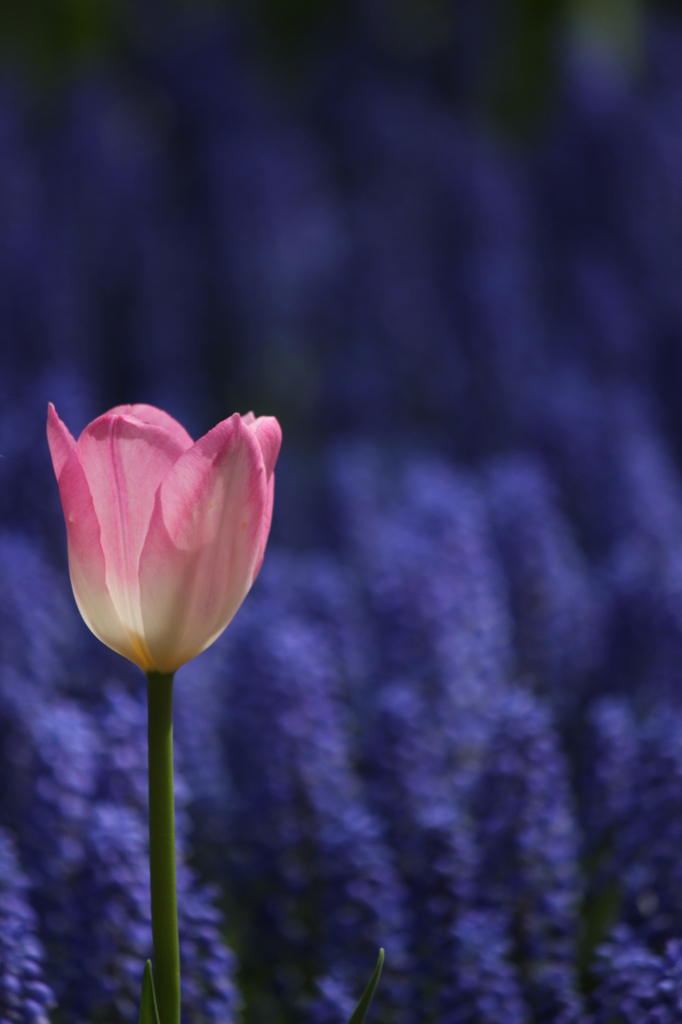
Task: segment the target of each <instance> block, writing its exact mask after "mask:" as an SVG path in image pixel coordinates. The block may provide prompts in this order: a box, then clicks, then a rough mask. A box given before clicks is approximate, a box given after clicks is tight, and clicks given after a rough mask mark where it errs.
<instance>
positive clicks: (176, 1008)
mask: <svg viewBox="0 0 682 1024" xmlns="http://www.w3.org/2000/svg"><path fill="white" fill-rule="evenodd" d="M147 698H148V715H149V717H148V729H147V737H148V741H149V869H150V876H151V892H152V938H153V940H154V988H155V990H156V1001H157V1004H158V1007H159V1019H160V1021H161V1024H180V945H179V941H178V902H177V892H176V885H175V808H174V802H173V675H172V674H168V675H164V674H162V673H160V672H149V673H148V675H147Z"/></svg>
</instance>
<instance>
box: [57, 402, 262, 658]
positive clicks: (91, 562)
mask: <svg viewBox="0 0 682 1024" xmlns="http://www.w3.org/2000/svg"><path fill="white" fill-rule="evenodd" d="M47 437H48V441H49V445H50V452H51V454H52V463H53V465H54V470H55V473H56V475H57V480H58V482H59V492H60V495H61V499H62V507H63V509H64V518H65V520H66V531H67V537H68V547H69V570H70V573H71V584H72V586H73V592H74V595H75V598H76V603H77V605H78V608H79V610H80V613H81V615H82V616H83V618H84V619H85V622H86V623H87V625H88V626H89V627H90V629H91V630H92V632H93V633H94V634H95V636H97V637H99V639H100V640H102V641H103V642H104V643H105V644H107V646H108V647H111V648H113V650H115V651H118V653H119V654H122V655H123V656H124V657H126V658H129V659H130V661H134V662H135V664H136V665H139V667H140V668H141V669H143V671H145V672H163V673H169V672H175V670H176V669H178V668H179V667H180V666H181V665H184V663H185V662H186V661H189V660H190V658H193V657H195V655H197V654H199V653H200V652H201V651H203V650H205V648H206V647H208V646H209V644H212V643H213V641H214V640H215V639H216V638H217V637H218V636H220V634H221V633H222V632H223V630H224V629H225V627H226V626H227V625H228V623H229V622H230V620H231V619H232V617H233V616H234V614H235V612H236V611H237V609H238V608H239V606H240V604H241V603H242V601H243V600H244V598H245V597H246V595H247V593H248V592H249V589H250V588H251V584H252V583H253V581H254V580H255V578H256V576H257V574H258V570H259V569H260V566H261V563H262V561H263V554H264V552H265V545H266V542H267V539H268V534H269V532H270V521H271V518H272V502H273V496H274V485H275V477H274V472H273V470H274V466H275V462H276V461H277V456H278V454H279V449H280V444H281V440H282V433H281V430H280V427H279V423H278V422H277V420H276V419H275V418H274V417H272V416H260V417H259V418H258V419H256V418H255V417H254V415H253V413H248V414H247V415H246V416H240V415H239V414H238V413H235V414H234V415H233V416H230V417H229V419H226V420H223V421H222V423H219V424H218V425H217V427H214V428H213V430H209V432H208V434H206V435H205V436H204V437H202V438H200V439H199V440H198V441H196V442H193V441H192V438H191V437H190V436H189V434H188V433H187V431H186V430H185V429H184V427H181V426H180V424H179V423H177V422H176V421H175V420H174V419H173V418H172V417H171V416H169V415H168V414H167V413H165V412H162V411H161V410H160V409H155V408H154V407H153V406H150V405H125V406H117V407H116V408H115V409H112V410H111V411H110V412H107V413H105V414H104V415H103V416H100V417H99V418H98V419H96V420H93V422H92V423H90V424H89V425H88V426H87V427H86V428H85V430H84V431H83V433H82V434H81V435H80V437H79V438H78V441H75V440H74V439H73V437H72V436H71V434H70V433H69V431H68V430H67V428H66V427H65V426H64V424H63V423H62V421H61V420H60V419H59V417H58V415H57V413H56V410H55V408H54V406H53V405H51V404H50V406H49V410H48V417H47Z"/></svg>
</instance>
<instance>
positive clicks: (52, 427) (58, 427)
mask: <svg viewBox="0 0 682 1024" xmlns="http://www.w3.org/2000/svg"><path fill="white" fill-rule="evenodd" d="M47 443H48V444H49V446H50V455H51V456H52V465H53V466H54V472H55V476H56V477H57V480H59V475H60V473H61V471H62V469H63V468H64V463H65V462H66V460H67V459H68V457H69V455H70V454H71V452H72V451H73V449H74V448H75V447H76V442H75V441H74V439H73V437H72V436H71V433H70V431H69V430H68V429H67V427H66V425H65V424H64V423H62V421H61V420H60V418H59V416H58V415H57V410H56V409H55V407H54V406H53V404H52V402H49V403H48V406H47Z"/></svg>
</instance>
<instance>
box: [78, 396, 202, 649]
mask: <svg viewBox="0 0 682 1024" xmlns="http://www.w3.org/2000/svg"><path fill="white" fill-rule="evenodd" d="M184 450H185V449H184V447H183V446H182V445H181V443H180V441H178V440H177V438H176V437H174V436H173V435H172V434H171V433H169V431H168V430H166V429H165V428H163V427H159V426H156V425H154V424H151V423H144V422H142V420H139V419H135V418H133V417H130V416H126V415H120V414H117V413H105V415H104V416H100V417H99V419H96V420H93V422H92V423H90V424H89V425H88V426H87V427H86V428H85V430H84V431H83V433H82V434H81V436H80V437H79V439H78V443H77V445H76V451H77V453H78V458H79V461H80V464H81V466H82V467H83V471H84V473H85V478H86V480H87V483H88V488H89V491H90V494H91V495H92V502H93V506H94V510H95V515H96V517H97V521H98V522H99V526H100V539H101V545H102V551H103V552H104V562H105V569H106V585H107V589H108V591H109V594H110V595H111V599H112V601H113V604H114V607H115V609H116V612H117V614H118V617H119V618H120V620H121V622H122V623H123V626H124V628H125V629H126V631H127V632H128V635H129V637H130V642H131V643H132V644H133V645H134V646H135V647H138V646H139V648H140V650H141V651H142V652H143V654H144V659H145V662H146V663H145V664H144V665H143V666H142V667H143V668H145V669H149V668H154V664H153V660H152V659H151V658H150V657H149V654H148V651H147V648H146V645H145V641H144V624H143V621H142V613H141V609H140V589H139V578H138V572H139V565H140V554H141V552H142V547H143V545H144V541H145V537H146V535H147V528H148V526H149V521H150V519H151V515H152V510H153V508H154V499H155V495H156V491H157V488H158V487H159V485H160V483H161V481H162V480H163V479H164V477H165V476H166V474H167V473H168V471H169V470H170V469H171V467H172V466H173V464H174V463H175V462H176V461H177V460H178V459H179V458H180V456H181V455H182V454H183V451H184ZM190 450H191V449H190ZM138 663H139V662H138Z"/></svg>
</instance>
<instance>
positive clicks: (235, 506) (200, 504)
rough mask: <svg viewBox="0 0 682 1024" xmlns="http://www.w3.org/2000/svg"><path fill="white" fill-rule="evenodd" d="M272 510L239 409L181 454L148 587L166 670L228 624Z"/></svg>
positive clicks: (143, 582) (155, 648)
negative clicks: (269, 507) (265, 522)
mask: <svg viewBox="0 0 682 1024" xmlns="http://www.w3.org/2000/svg"><path fill="white" fill-rule="evenodd" d="M267 513H268V482H267V477H266V471H265V465H264V462H263V456H262V454H261V450H260V445H259V444H258V441H257V439H256V436H255V434H254V432H253V431H252V430H251V429H249V427H248V425H244V423H243V422H242V420H241V417H240V416H239V415H238V414H236V413H235V415H234V416H231V417H230V418H229V419H227V420H224V421H223V422H222V423H219V424H218V426H217V427H214V429H213V430H211V431H209V433H208V434H206V435H205V437H202V438H201V439H200V440H199V441H197V442H196V444H195V445H194V446H193V447H192V448H190V449H189V450H188V451H186V452H185V453H184V454H183V455H182V456H181V457H180V458H179V459H178V460H177V462H176V463H175V465H174V466H173V468H172V469H171V470H170V471H169V472H168V474H167V476H166V477H165V478H164V480H163V482H162V483H161V485H160V487H159V489H158V492H157V495H156V502H155V505H154V511H153V514H152V518H151V522H150V524H149V531H148V534H147V539H146V541H145V545H144V550H143V552H142V557H141V560H140V594H141V606H142V616H143V620H144V635H145V637H146V640H147V643H148V646H149V650H150V653H151V655H152V657H153V659H154V662H155V664H156V666H157V669H158V671H161V672H170V671H175V669H177V668H179V666H180V665H182V664H184V663H185V662H186V661H189V659H190V658H192V657H194V656H195V655H196V654H199V653H200V652H201V651H202V650H204V649H205V648H206V647H208V645H209V644H210V643H212V642H213V640H215V639H216V637H217V636H219V635H220V633H222V631H223V630H224V629H225V627H226V626H227V625H228V623H229V622H230V620H231V619H232V617H233V615H234V614H235V612H236V611H237V609H238V608H239V606H240V604H241V603H242V601H243V600H244V598H245V596H246V594H247V593H248V591H249V588H250V587H251V583H252V581H253V576H254V570H255V567H256V564H257V562H258V558H259V555H260V549H261V545H262V534H263V525H264V521H265V518H266V516H267Z"/></svg>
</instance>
